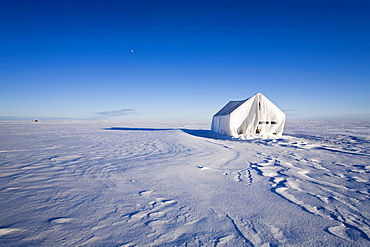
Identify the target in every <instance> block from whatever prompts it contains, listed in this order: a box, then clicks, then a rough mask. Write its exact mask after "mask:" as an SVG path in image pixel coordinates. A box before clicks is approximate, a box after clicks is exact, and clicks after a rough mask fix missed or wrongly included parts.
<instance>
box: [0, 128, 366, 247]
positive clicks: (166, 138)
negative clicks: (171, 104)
mask: <svg viewBox="0 0 370 247" xmlns="http://www.w3.org/2000/svg"><path fill="white" fill-rule="evenodd" d="M209 127H210V124H209V123H208V122H184V123H180V122H104V121H102V122H42V121H41V122H38V123H32V122H0V140H1V142H0V169H1V170H0V172H1V173H0V191H1V193H0V195H1V200H0V211H1V214H0V245H1V246H369V245H370V203H369V198H370V186H369V185H370V184H369V177H370V163H369V158H370V153H369V150H370V145H369V143H370V122H287V124H286V129H285V132H284V134H283V136H282V137H281V138H275V139H274V138H272V137H268V136H250V137H248V138H244V140H242V139H238V138H229V137H225V136H221V135H219V134H216V133H214V132H211V131H210V130H208V129H209Z"/></svg>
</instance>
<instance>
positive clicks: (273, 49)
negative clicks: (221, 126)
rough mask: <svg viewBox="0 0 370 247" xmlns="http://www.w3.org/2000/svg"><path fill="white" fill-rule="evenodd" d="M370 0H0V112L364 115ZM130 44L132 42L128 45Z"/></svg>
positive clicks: (368, 109)
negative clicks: (259, 102)
mask: <svg viewBox="0 0 370 247" xmlns="http://www.w3.org/2000/svg"><path fill="white" fill-rule="evenodd" d="M369 13H370V1H367V0H353V1H348V0H346V1H344V0H340V1H326V0H299V1H298V0H294V1H282V0H271V1H269V0H267V1H248V0H238V1H233V0H231V1H229V0H228V1H226V0H225V1H218V0H212V1H202V0H197V1H193V0H186V1H182V0H104V1H103V0H101V1H98V0H89V1H79V0H73V1H70V0H63V1H53V0H49V1H42V0H33V1H30V0H23V1H20V0H11V1H6V0H0V120H17V119H34V118H38V119H45V120H46V119H112V120H125V119H128V120H129V119H130V120H131V119H132V120H136V119H139V120H141V119H142V120H210V119H211V117H212V115H213V114H214V113H216V112H217V111H218V110H219V109H220V108H221V107H223V106H224V105H225V104H226V103H227V102H228V101H229V100H241V99H246V98H248V97H250V96H252V95H254V94H255V93H257V92H260V93H263V94H264V95H265V96H266V97H267V98H269V99H270V100H271V101H272V102H274V103H275V104H276V105H277V106H278V107H279V108H280V109H282V110H283V111H284V112H285V113H286V114H287V116H288V120H289V119H290V120H370V14H369ZM132 50H133V52H132Z"/></svg>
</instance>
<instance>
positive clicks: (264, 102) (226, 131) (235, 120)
mask: <svg viewBox="0 0 370 247" xmlns="http://www.w3.org/2000/svg"><path fill="white" fill-rule="evenodd" d="M284 124H285V114H284V113H283V112H282V111H281V110H280V109H279V108H277V106H275V105H274V104H273V103H272V102H271V101H270V100H268V99H267V98H266V97H265V96H264V95H262V94H261V93H257V94H255V95H254V96H252V97H250V98H249V99H246V100H242V101H230V102H229V103H227V104H226V105H225V106H224V107H223V108H222V109H221V110H220V111H219V112H217V113H216V114H215V115H214V116H213V119H212V127H211V129H212V130H213V131H216V132H218V133H221V134H223V135H228V136H233V137H238V136H241V135H248V134H273V135H282V134H283V129H284Z"/></svg>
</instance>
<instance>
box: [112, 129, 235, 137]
mask: <svg viewBox="0 0 370 247" xmlns="http://www.w3.org/2000/svg"><path fill="white" fill-rule="evenodd" d="M105 129H106V130H123V131H168V130H181V131H182V132H184V133H186V134H189V135H192V136H197V137H204V138H211V139H222V140H229V139H231V137H229V136H225V135H222V134H219V133H217V132H215V131H212V130H205V129H176V128H173V129H171V128H163V129H162V128H128V127H111V128H105Z"/></svg>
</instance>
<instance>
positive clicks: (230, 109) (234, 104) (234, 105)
mask: <svg viewBox="0 0 370 247" xmlns="http://www.w3.org/2000/svg"><path fill="white" fill-rule="evenodd" d="M247 100H248V99H246V100H241V101H230V102H229V103H227V104H226V105H225V106H224V107H223V108H222V109H221V110H219V111H218V112H217V113H216V114H215V116H222V115H229V114H230V113H232V112H233V111H234V110H235V109H236V108H238V107H239V106H241V105H242V104H243V103H244V102H246V101H247Z"/></svg>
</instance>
